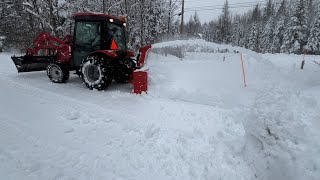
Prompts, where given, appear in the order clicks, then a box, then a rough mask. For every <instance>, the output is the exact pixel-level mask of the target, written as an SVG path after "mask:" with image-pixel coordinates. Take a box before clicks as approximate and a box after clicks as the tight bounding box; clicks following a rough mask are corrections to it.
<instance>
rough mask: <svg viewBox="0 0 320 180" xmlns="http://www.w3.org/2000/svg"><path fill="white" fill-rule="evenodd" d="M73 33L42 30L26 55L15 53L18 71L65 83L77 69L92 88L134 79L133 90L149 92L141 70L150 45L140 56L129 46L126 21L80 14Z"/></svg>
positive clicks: (145, 75) (112, 17)
mask: <svg viewBox="0 0 320 180" xmlns="http://www.w3.org/2000/svg"><path fill="white" fill-rule="evenodd" d="M73 18H74V20H75V26H74V33H73V36H71V35H68V36H66V37H65V38H64V39H62V40H61V39H59V38H56V37H54V36H52V35H50V34H49V33H46V32H43V33H40V34H39V35H38V37H37V38H36V39H35V40H34V42H33V45H32V47H31V48H29V49H27V51H26V55H24V56H21V57H16V56H13V57H12V60H13V62H14V64H15V65H16V67H17V70H18V72H19V73H20V72H32V71H44V70H46V71H47V75H48V77H49V79H50V80H51V81H52V82H54V83H65V82H67V81H68V79H69V75H70V71H75V72H76V74H78V75H79V76H80V77H81V78H82V80H83V82H84V84H85V85H86V86H87V87H88V88H89V89H96V90H104V89H106V88H107V87H108V86H109V85H110V84H111V82H112V81H113V80H115V81H116V82H120V83H126V82H133V84H134V92H135V93H141V92H143V91H147V73H146V72H143V71H139V69H140V68H141V67H142V66H143V65H144V62H145V58H146V55H147V52H148V50H149V49H151V45H148V46H145V47H143V48H140V50H139V53H138V55H137V56H135V54H134V53H133V52H132V51H129V50H128V49H127V45H126V31H125V26H126V21H125V18H122V17H114V16H111V15H107V14H97V13H77V14H75V15H74V16H73Z"/></svg>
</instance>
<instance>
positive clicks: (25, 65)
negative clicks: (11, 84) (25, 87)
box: [11, 56, 54, 73]
mask: <svg viewBox="0 0 320 180" xmlns="http://www.w3.org/2000/svg"><path fill="white" fill-rule="evenodd" d="M11 59H12V61H13V62H14V64H15V66H16V68H17V70H18V72H19V73H21V72H33V71H44V70H46V68H47V66H48V65H49V64H50V63H52V62H53V61H54V57H53V56H20V57H15V56H13V57H11Z"/></svg>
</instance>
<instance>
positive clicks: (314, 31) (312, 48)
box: [307, 9, 320, 55]
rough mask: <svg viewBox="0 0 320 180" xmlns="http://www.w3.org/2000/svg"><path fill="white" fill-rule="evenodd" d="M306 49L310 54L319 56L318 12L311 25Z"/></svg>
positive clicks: (319, 20)
mask: <svg viewBox="0 0 320 180" xmlns="http://www.w3.org/2000/svg"><path fill="white" fill-rule="evenodd" d="M307 49H308V51H309V52H310V53H312V54H318V55H319V54H320V10H319V9H318V13H317V15H316V17H315V19H314V21H313V23H312V27H311V32H310V36H309V38H308V44H307Z"/></svg>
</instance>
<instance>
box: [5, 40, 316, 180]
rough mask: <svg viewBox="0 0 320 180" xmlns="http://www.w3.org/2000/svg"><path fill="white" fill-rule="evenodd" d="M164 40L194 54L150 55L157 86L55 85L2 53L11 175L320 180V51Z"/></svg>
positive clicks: (35, 178)
mask: <svg viewBox="0 0 320 180" xmlns="http://www.w3.org/2000/svg"><path fill="white" fill-rule="evenodd" d="M154 47H155V48H164V47H169V48H174V47H181V48H185V49H186V54H185V57H184V58H182V59H180V58H177V57H175V56H171V55H167V56H164V55H162V54H156V53H151V54H150V55H149V58H148V64H147V68H148V69H149V84H150V90H149V92H148V94H147V95H133V94H132V93H131V89H132V87H131V85H129V84H116V83H114V84H112V85H111V87H110V88H109V89H108V90H106V91H104V92H97V91H90V90H88V89H87V88H86V87H85V86H84V85H83V84H82V82H81V79H79V78H78V77H77V76H75V75H73V76H71V78H70V80H69V82H68V83H67V84H53V83H51V82H49V80H48V78H47V76H46V74H45V72H34V73H26V74H18V73H16V69H15V67H14V65H13V63H12V62H11V59H10V56H11V54H5V53H2V54H0V84H1V87H0V177H1V178H0V179H5V180H11V179H12V180H18V179H24V180H43V179H52V180H101V179H119V180H122V179H134V180H140V179H155V180H156V179H159V180H165V179H177V180H182V179H192V180H193V179H208V180H212V179H225V180H241V179H243V180H248V179H259V180H269V179H270V180H271V179H281V180H282V179H288V180H292V179H293V180H295V179H296V180H301V179H304V180H318V179H320V141H319V139H320V130H319V129H320V105H319V103H320V66H319V65H317V64H316V63H314V62H313V61H317V62H320V58H319V57H317V56H306V57H305V58H306V66H305V69H304V70H300V64H301V61H302V59H303V56H297V55H285V54H277V55H272V54H257V53H254V52H252V51H249V50H245V49H242V48H234V47H231V46H222V45H217V44H213V43H208V42H205V41H202V40H188V41H173V42H166V43H160V44H156V45H154ZM192 48H193V49H194V50H192V52H190V49H192ZM204 49H207V50H208V49H214V50H221V49H228V51H229V52H227V53H206V52H201V51H203V50H204ZM188 51H189V52H188ZM236 52H241V53H243V57H244V62H245V63H244V64H245V69H246V75H247V82H248V87H247V88H245V87H244V86H243V78H242V69H241V62H240V54H239V53H236Z"/></svg>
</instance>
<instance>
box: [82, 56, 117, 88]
mask: <svg viewBox="0 0 320 180" xmlns="http://www.w3.org/2000/svg"><path fill="white" fill-rule="evenodd" d="M80 71H81V77H82V80H83V82H84V84H85V85H86V86H87V87H88V88H89V89H91V90H94V89H95V90H98V91H102V90H105V89H106V88H107V87H109V85H110V84H111V82H112V80H113V65H112V61H111V60H110V59H108V58H106V57H105V56H102V55H92V56H88V57H87V58H86V59H85V60H84V61H83V62H82V64H81V67H80Z"/></svg>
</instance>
